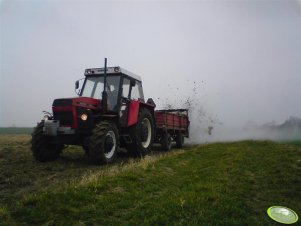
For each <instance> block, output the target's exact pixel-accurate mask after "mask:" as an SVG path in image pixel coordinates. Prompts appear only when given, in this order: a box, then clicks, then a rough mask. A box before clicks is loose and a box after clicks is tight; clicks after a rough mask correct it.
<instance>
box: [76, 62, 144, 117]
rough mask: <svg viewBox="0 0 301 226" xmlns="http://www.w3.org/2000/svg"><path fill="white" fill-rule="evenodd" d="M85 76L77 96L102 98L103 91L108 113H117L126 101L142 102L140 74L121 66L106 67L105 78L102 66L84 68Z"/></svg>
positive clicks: (77, 86)
mask: <svg viewBox="0 0 301 226" xmlns="http://www.w3.org/2000/svg"><path fill="white" fill-rule="evenodd" d="M85 77H86V78H85V81H84V84H83V86H82V89H81V90H80V91H79V96H81V97H89V98H94V99H98V100H102V99H103V96H102V95H103V92H104V91H105V92H106V96H107V100H106V101H107V105H106V110H107V112H108V113H110V114H114V113H118V111H120V108H121V106H122V104H123V103H124V102H126V101H129V100H138V101H141V102H144V95H143V89H142V84H141V78H140V76H137V75H135V74H133V73H131V72H129V71H127V70H125V69H123V68H120V67H108V68H107V71H106V78H105V74H104V68H91V69H86V70H85ZM105 80H106V84H105ZM78 84H79V83H78V81H77V82H76V84H75V86H76V87H75V88H76V89H78V88H79V85H78ZM102 107H103V105H102Z"/></svg>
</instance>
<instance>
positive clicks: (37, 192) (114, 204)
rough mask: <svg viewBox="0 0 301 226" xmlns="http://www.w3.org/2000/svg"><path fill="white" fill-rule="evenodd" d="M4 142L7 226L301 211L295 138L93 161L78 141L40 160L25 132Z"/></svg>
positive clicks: (0, 204) (158, 221) (1, 211)
mask: <svg viewBox="0 0 301 226" xmlns="http://www.w3.org/2000/svg"><path fill="white" fill-rule="evenodd" d="M4 140H5V139H4ZM6 142H7V141H6ZM22 142H23V143H22ZM3 143H5V142H4V141H3V138H2V141H1V139H0V145H1V146H0V147H1V149H0V155H1V154H2V157H0V161H2V163H3V162H4V166H3V165H2V164H0V167H1V169H0V170H1V177H0V179H1V180H0V186H2V187H3V188H4V191H5V192H4V193H3V192H2V191H3V190H2V189H1V190H0V195H1V196H0V219H1V220H2V224H4V225H277V224H276V223H275V222H273V221H272V220H271V219H269V218H268V216H267V215H266V209H267V208H268V207H270V206H272V205H284V206H288V207H290V208H292V209H294V210H295V211H296V212H297V213H298V214H299V215H300V214H301V190H300V185H301V149H300V146H296V145H294V144H293V145H292V144H286V143H281V144H279V143H273V142H269V141H260V142H259V141H242V142H233V143H215V144H207V145H198V146H193V147H188V148H186V150H175V151H172V152H170V153H167V154H159V155H152V156H147V157H146V158H144V159H141V160H139V159H138V160H137V159H136V160H132V159H128V158H124V157H120V158H119V159H118V161H117V163H115V164H113V165H109V166H92V165H90V164H89V162H88V161H87V160H86V159H85V158H84V157H83V156H82V155H83V154H82V153H81V152H80V150H78V149H76V148H75V147H71V148H69V150H67V151H66V153H65V154H64V155H63V156H62V157H61V158H60V159H59V160H58V161H55V162H52V163H37V162H35V161H33V160H32V158H31V156H30V152H29V143H28V141H27V140H26V138H24V140H23V141H21V140H20V141H19V144H18V142H16V143H14V145H13V144H11V145H8V146H6V147H4V149H3V147H2V145H3ZM3 150H4V151H3ZM3 153H4V154H3ZM22 153H23V155H22ZM13 156H14V157H13ZM6 168H8V169H6ZM24 169H25V170H24ZM3 170H4V171H5V172H6V173H5V175H6V176H7V177H8V178H10V180H9V181H12V185H11V186H10V185H9V184H7V182H4V185H3V181H4V180H5V178H6V176H5V175H4V176H3V175H2V174H3ZM17 175H20V176H17ZM22 178H23V179H22ZM19 180H20V181H21V182H20V181H19ZM0 224H1V223H0Z"/></svg>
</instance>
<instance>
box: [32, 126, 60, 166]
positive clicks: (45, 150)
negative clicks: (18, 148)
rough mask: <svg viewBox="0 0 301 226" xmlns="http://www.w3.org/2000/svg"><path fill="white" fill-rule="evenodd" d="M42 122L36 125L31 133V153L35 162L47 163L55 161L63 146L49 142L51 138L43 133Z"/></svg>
mask: <svg viewBox="0 0 301 226" xmlns="http://www.w3.org/2000/svg"><path fill="white" fill-rule="evenodd" d="M43 127H44V121H42V122H40V123H38V125H37V126H36V127H35V129H34V131H33V133H32V135H31V136H32V139H31V151H32V153H33V156H34V157H35V159H36V160H38V161H40V162H48V161H54V160H56V159H57V158H58V157H59V155H60V153H61V152H62V150H63V148H64V145H63V144H55V143H52V142H51V139H52V138H51V137H48V136H45V135H44V132H43Z"/></svg>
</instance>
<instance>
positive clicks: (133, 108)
mask: <svg viewBox="0 0 301 226" xmlns="http://www.w3.org/2000/svg"><path fill="white" fill-rule="evenodd" d="M141 107H143V108H147V109H149V111H150V113H151V114H152V116H153V118H155V113H154V110H155V106H153V105H150V104H147V103H142V102H140V101H137V100H131V101H130V104H129V114H128V123H127V126H128V127H129V126H132V125H135V124H136V123H137V122H138V115H139V109H140V108H141Z"/></svg>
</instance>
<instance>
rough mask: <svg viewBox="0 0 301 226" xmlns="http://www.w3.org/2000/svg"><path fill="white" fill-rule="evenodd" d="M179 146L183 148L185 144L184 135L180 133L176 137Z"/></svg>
mask: <svg viewBox="0 0 301 226" xmlns="http://www.w3.org/2000/svg"><path fill="white" fill-rule="evenodd" d="M176 144H177V148H182V147H183V145H184V135H183V134H182V133H179V134H178V135H177V137H176Z"/></svg>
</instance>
